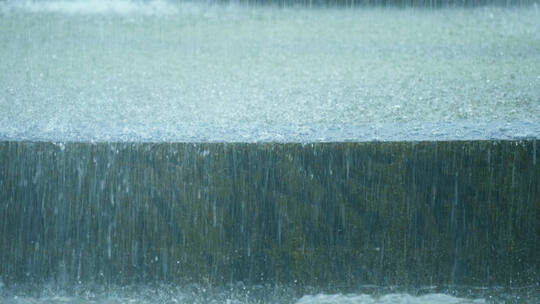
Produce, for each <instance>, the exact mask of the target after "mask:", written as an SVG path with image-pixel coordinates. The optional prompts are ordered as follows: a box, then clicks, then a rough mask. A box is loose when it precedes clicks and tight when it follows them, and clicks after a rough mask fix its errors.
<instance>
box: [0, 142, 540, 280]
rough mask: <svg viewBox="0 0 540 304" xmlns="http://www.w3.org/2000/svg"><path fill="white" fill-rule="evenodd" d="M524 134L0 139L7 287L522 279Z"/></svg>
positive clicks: (536, 191)
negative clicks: (172, 140) (311, 139)
mask: <svg viewBox="0 0 540 304" xmlns="http://www.w3.org/2000/svg"><path fill="white" fill-rule="evenodd" d="M536 149H537V148H536V141H529V142H513V141H500V142H496V141H495V142H421V143H350V144H331V143H328V144H168V143H163V144H137V143H130V144H114V143H113V144H87V143H67V144H62V145H55V144H52V143H28V142H8V143H2V144H1V145H0V160H1V163H2V170H1V171H0V172H1V175H0V185H1V187H2V189H3V191H2V193H1V194H0V195H1V197H0V202H2V205H1V207H2V208H1V212H2V213H1V219H2V225H0V233H1V235H3V236H4V237H3V238H1V239H0V257H1V258H0V261H1V263H0V274H1V275H2V277H3V278H4V280H5V281H6V282H24V281H29V282H44V281H48V280H51V279H53V280H55V281H56V282H57V283H59V284H68V285H69V284H73V283H75V282H101V283H114V284H133V283H146V282H150V281H166V282H176V283H182V282H199V283H200V282H211V283H213V284H218V285H219V284H224V283H232V282H236V281H243V282H245V283H249V284H252V283H257V284H260V283H292V282H297V283H299V284H302V285H309V286H327V285H331V284H335V285H338V286H354V285H358V284H378V285H386V286H389V285H412V286H424V285H448V284H453V285H470V286H500V285H502V286H524V285H530V284H536V283H537V282H538V281H537V280H538V277H539V273H538V269H539V267H540V259H539V257H538V254H537V252H538V250H540V248H539V247H538V246H539V245H540V242H539V240H538V236H539V233H540V230H539V229H540V225H539V222H538V215H539V214H540V198H539V195H540V182H539V181H540V180H539V177H540V167H539V164H538V161H537V154H536V153H537V152H536Z"/></svg>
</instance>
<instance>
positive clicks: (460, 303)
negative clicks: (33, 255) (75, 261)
mask: <svg viewBox="0 0 540 304" xmlns="http://www.w3.org/2000/svg"><path fill="white" fill-rule="evenodd" d="M403 290H405V289H400V288H397V287H392V288H389V287H378V286H361V287H360V288H359V289H358V291H357V292H346V293H342V292H329V291H322V290H317V289H314V288H304V289H303V290H299V289H298V288H297V287H295V286H287V285H255V286H245V285H243V283H242V282H238V283H236V284H231V285H227V286H223V287H208V286H206V287H204V286H202V285H196V284H188V285H186V286H183V287H179V286H173V285H159V284H158V285H137V286H124V287H120V286H103V285H78V286H76V287H74V288H70V289H69V290H65V289H59V288H58V287H57V286H56V287H55V286H54V285H48V286H40V287H37V286H28V285H22V286H16V287H10V288H4V289H3V290H2V289H1V288H0V301H1V302H2V303H5V304H60V303H75V304H83V303H84V304H87V303H88V304H89V303H96V304H101V303H107V304H109V303H110V304H120V303H137V304H165V303H216V304H217V303H227V304H248V303H276V304H278V303H279V304H286V303H291V304H292V303H296V304H306V303H313V304H390V303H392V304H394V303H395V304H405V303H407V304H481V303H536V301H538V299H540V293H539V290H538V289H536V291H535V288H534V287H528V288H527V289H523V290H502V289H501V290H498V289H497V288H476V289H475V288H472V289H471V288H461V289H460V288H437V287H433V286H431V287H426V288H425V289H416V290H415V291H413V292H412V293H411V292H405V291H403Z"/></svg>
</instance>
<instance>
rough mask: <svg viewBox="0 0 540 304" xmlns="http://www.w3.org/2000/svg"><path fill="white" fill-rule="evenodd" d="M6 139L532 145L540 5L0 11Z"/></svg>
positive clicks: (156, 5) (60, 6)
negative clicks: (516, 142) (439, 141)
mask: <svg viewBox="0 0 540 304" xmlns="http://www.w3.org/2000/svg"><path fill="white" fill-rule="evenodd" d="M0 17H1V18H0V42H1V43H0V57H1V58H2V60H1V61H0V92H1V94H0V109H1V110H2V112H3V113H4V115H2V116H1V117H0V139H3V140H46V141H243V142H256V141H281V142H291V141H292V142H298V141H300V142H310V141H344V140H346V141H366V140H400V139H403V140H437V139H443V140H452V139H515V138H524V137H526V138H531V137H534V138H538V137H539V136H540V120H539V119H538V117H540V38H539V37H540V10H539V9H538V8H537V6H531V7H525V8H489V7H488V8H478V9H460V8H454V9H452V8H448V9H440V10H434V11H431V10H411V9H404V10H400V9H391V8H389V9H374V8H357V9H322V8H314V9H308V8H276V7H246V6H240V5H208V4H194V3H180V4H179V3H172V2H167V1H148V2H132V1H39V2H26V1H2V2H0Z"/></svg>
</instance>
